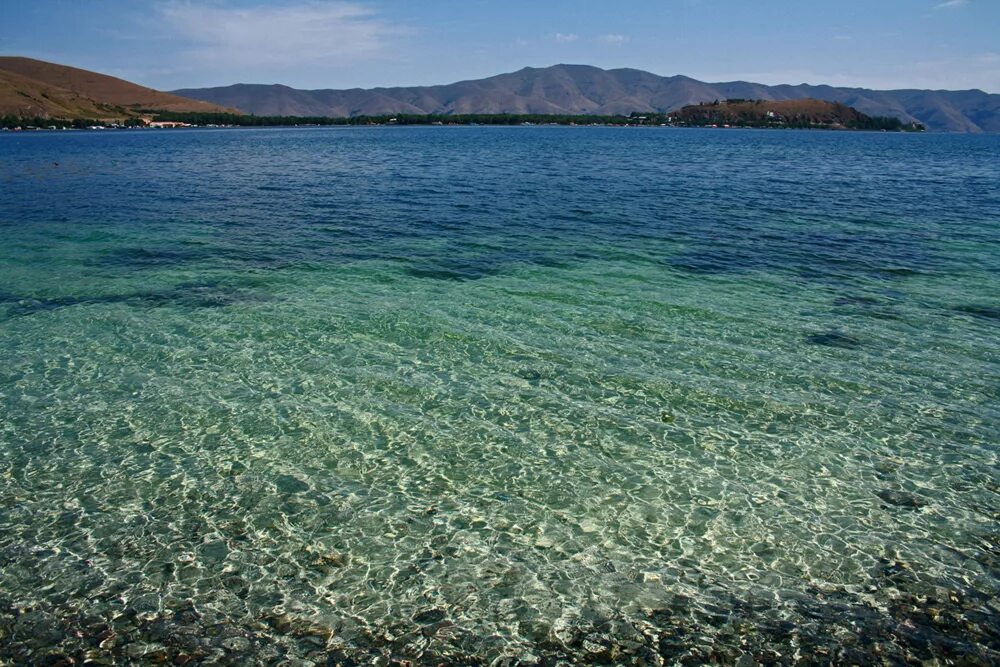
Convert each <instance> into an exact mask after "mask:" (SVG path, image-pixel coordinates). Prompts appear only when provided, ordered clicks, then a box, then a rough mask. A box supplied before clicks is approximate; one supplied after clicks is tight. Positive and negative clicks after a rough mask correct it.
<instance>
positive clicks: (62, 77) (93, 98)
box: [0, 56, 232, 120]
mask: <svg viewBox="0 0 1000 667" xmlns="http://www.w3.org/2000/svg"><path fill="white" fill-rule="evenodd" d="M154 109H155V110H157V111H178V112H208V113H210V112H225V111H232V109H230V108H226V107H221V106H218V105H215V104H212V103H210V102H206V101H204V100H195V99H190V98H185V97H181V96H179V95H175V94H173V93H165V92H161V91H159V90H154V89H152V88H147V87H146V86H140V85H138V84H135V83H132V82H130V81H125V80H124V79H119V78H117V77H113V76H108V75H106V74H100V73H97V72H91V71H90V70H84V69H80V68H77V67H70V66H68V65H59V64H56V63H50V62H45V61H43V60H35V59H33V58H23V57H20V56H0V115H8V114H9V115H13V116H19V117H25V118H28V117H38V118H61V119H72V118H89V119H95V120H96V119H111V118H119V119H120V118H124V117H129V116H136V115H138V114H139V112H140V111H146V110H154Z"/></svg>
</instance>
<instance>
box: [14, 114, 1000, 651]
mask: <svg viewBox="0 0 1000 667" xmlns="http://www.w3.org/2000/svg"><path fill="white" fill-rule="evenodd" d="M998 183H1000V138H998V137H996V136H951V135H926V136H915V135H883V134H861V133H810V132H765V131H760V132H755V131H718V132H712V131H699V130H686V131H685V130H668V129H665V130H642V129H622V128H353V129H345V128H317V129H266V130H231V131H225V130H220V131H210V130H201V131H176V132H143V131H137V132H116V133H96V132H95V133H35V134H24V135H4V136H0V239H2V242H0V663H3V664H6V663H8V662H10V663H16V664H22V663H25V664H27V663H33V664H45V663H46V662H47V663H49V664H73V662H75V663H76V664H84V663H86V661H88V660H89V661H91V662H90V663H89V664H133V663H148V664H156V663H163V662H171V663H173V664H178V665H183V664H189V663H190V664H196V663H205V664H252V663H260V664H282V663H283V664H289V665H292V664H295V665H308V664H345V665H346V664H390V663H391V664H411V665H422V664H428V665H432V664H433V665H437V664H441V663H445V664H484V665H486V664H497V665H516V664H520V665H535V664H557V663H558V662H559V661H563V664H635V665H659V664H664V663H667V664H675V663H681V664H689V663H690V664H699V663H707V662H724V663H736V662H739V664H740V665H743V666H744V667H745V666H746V665H752V664H754V662H755V661H756V662H760V663H770V664H792V663H795V662H801V661H804V662H807V663H809V662H812V663H858V662H885V663H888V664H906V663H920V662H922V661H928V660H933V659H937V660H941V661H944V660H948V659H955V660H959V659H961V660H965V661H966V662H967V663H968V664H995V663H997V662H1000V630H998V628H1000V598H998V595H1000V529H998V525H1000V523H998V520H1000V482H998V480H1000V460H998V434H1000V335H998V334H1000V329H998V327H1000V188H998V187H997V184H998ZM60 661H62V662H60Z"/></svg>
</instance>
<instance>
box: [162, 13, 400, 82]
mask: <svg viewBox="0 0 1000 667" xmlns="http://www.w3.org/2000/svg"><path fill="white" fill-rule="evenodd" d="M159 10H160V15H161V17H162V18H163V21H164V23H165V25H166V26H167V28H168V29H169V30H171V31H172V32H174V33H175V34H177V35H178V36H179V37H181V38H182V39H184V40H186V41H187V42H188V43H189V44H190V45H191V48H190V50H189V52H188V55H189V56H191V57H193V58H196V59H198V60H200V61H201V62H204V63H206V64H211V65H218V64H235V65H242V66H254V65H258V66H266V65H292V64H296V63H298V64H302V63H313V62H324V61H328V60H337V61H340V62H344V61H347V62H350V61H358V60H370V59H374V58H378V57H380V56H382V55H384V54H385V53H386V52H387V51H388V50H389V44H390V43H391V41H392V39H393V38H394V37H396V36H398V35H400V34H402V33H403V32H404V31H403V30H402V29H401V28H400V27H398V26H395V25H393V24H390V23H388V22H386V21H383V20H381V19H379V18H378V16H377V15H376V14H375V12H374V11H372V10H371V9H369V8H368V7H366V6H364V5H361V4H357V3H353V2H341V1H339V0H334V1H328V2H319V1H308V0H307V1H305V2H300V3H298V4H291V5H283V6H279V7H257V8H251V9H248V8H243V9H241V8H236V7H227V6H224V5H223V6H219V5H213V6H207V7H206V6H203V5H198V4H195V3H193V2H190V1H187V0H183V1H182V0H175V1H172V2H168V3H166V4H164V5H161V6H160V7H159Z"/></svg>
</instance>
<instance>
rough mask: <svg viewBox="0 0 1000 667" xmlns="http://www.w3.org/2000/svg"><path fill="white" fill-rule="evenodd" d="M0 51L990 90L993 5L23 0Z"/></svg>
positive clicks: (285, 70) (86, 63)
mask: <svg viewBox="0 0 1000 667" xmlns="http://www.w3.org/2000/svg"><path fill="white" fill-rule="evenodd" d="M2 4H3V6H2V7H0V54H5V55H25V56H31V57H35V58H41V59H43V60H51V61H55V62H61V63H64V64H70V65H75V66H78V67H83V68H86V69H94V70H97V71H101V72H106V73H109V74H114V75H116V76H121V77H123V78H126V79H129V80H132V81H136V82H138V83H142V84H145V85H148V86H152V87H155V88H160V89H174V88H180V87H198V86H213V85H228V84H231V83H239V82H243V83H285V84H288V85H291V86H295V87H301V88H347V87H354V86H360V87H371V86H384V85H425V84H434V83H450V82H452V81H457V80H461V79H471V78H480V77H484V76H490V75H493V74H499V73H501V72H509V71H514V70H517V69H520V68H522V67H525V66H533V67H543V66H547V65H553V64H556V63H585V64H591V65H597V66H600V67H606V68H611V67H635V68H638V69H644V70H648V71H651V72H655V73H657V74H663V75H672V74H686V75H688V76H692V77H695V78H698V79H702V80H706V81H723V80H732V79H745V80H752V81H759V82H762V83H768V84H776V83H828V84H831V85H857V86H866V87H873V88H904V87H919V88H948V89H965V88H980V89H983V90H987V91H989V92H1000V0H863V1H859V0H831V1H830V2H821V1H818V0H793V1H786V0H781V1H778V0H630V1H624V2H608V0H601V1H599V2H591V1H590V0H535V1H532V2H528V1H524V0H504V1H502V2H498V1H494V0H460V1H459V0H454V1H453V0H440V1H437V0H423V1H420V0H271V1H264V0H143V1H142V2H128V1H125V0H86V1H82V0H30V1H22V2H9V3H8V2H4V3H2Z"/></svg>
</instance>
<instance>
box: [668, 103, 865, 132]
mask: <svg viewBox="0 0 1000 667" xmlns="http://www.w3.org/2000/svg"><path fill="white" fill-rule="evenodd" d="M671 116H672V117H673V119H674V120H675V121H678V122H681V123H692V124H705V123H731V124H753V125H759V124H767V123H781V124H789V123H792V124H810V125H825V126H830V127H838V126H839V127H850V126H855V125H858V124H864V123H867V122H868V121H871V120H872V119H871V117H870V116H866V115H865V114H863V113H861V112H860V111H858V110H857V109H854V108H851V107H849V106H847V105H844V104H841V103H839V102H825V101H823V100H813V99H805V100H781V101H773V100H726V101H724V102H713V103H708V104H694V105H689V106H686V107H683V108H682V109H680V110H679V111H675V112H673V113H672V114H671Z"/></svg>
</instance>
